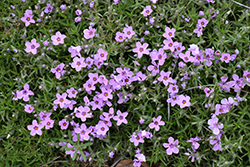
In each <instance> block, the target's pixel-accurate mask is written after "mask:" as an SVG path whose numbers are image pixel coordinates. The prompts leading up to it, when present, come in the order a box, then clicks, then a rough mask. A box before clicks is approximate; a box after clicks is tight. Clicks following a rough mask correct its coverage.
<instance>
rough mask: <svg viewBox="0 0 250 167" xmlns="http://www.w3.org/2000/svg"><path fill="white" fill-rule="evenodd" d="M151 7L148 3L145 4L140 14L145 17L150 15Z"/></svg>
mask: <svg viewBox="0 0 250 167" xmlns="http://www.w3.org/2000/svg"><path fill="white" fill-rule="evenodd" d="M152 11H153V10H152V9H151V6H150V5H148V6H146V8H145V9H143V11H142V12H141V14H143V16H145V17H147V16H148V15H150V14H151V13H152Z"/></svg>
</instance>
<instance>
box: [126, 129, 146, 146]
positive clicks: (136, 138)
mask: <svg viewBox="0 0 250 167" xmlns="http://www.w3.org/2000/svg"><path fill="white" fill-rule="evenodd" d="M129 141H130V142H132V143H134V145H135V146H138V145H139V143H144V139H143V137H142V132H141V131H139V132H138V133H137V134H136V133H135V132H134V133H133V134H132V135H131V138H130V139H129Z"/></svg>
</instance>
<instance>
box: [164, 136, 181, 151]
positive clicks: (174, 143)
mask: <svg viewBox="0 0 250 167" xmlns="http://www.w3.org/2000/svg"><path fill="white" fill-rule="evenodd" d="M168 142H169V143H163V147H165V148H168V149H167V150H166V152H167V154H168V155H172V153H175V154H178V153H179V149H178V147H179V146H178V144H179V141H178V140H175V141H174V138H173V137H169V138H168Z"/></svg>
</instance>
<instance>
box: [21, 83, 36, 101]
mask: <svg viewBox="0 0 250 167" xmlns="http://www.w3.org/2000/svg"><path fill="white" fill-rule="evenodd" d="M23 88H24V89H23V90H21V91H20V92H17V98H18V99H21V98H23V100H24V101H29V100H30V98H29V95H34V93H33V92H32V91H31V90H29V88H30V87H29V84H25V85H24V86H23Z"/></svg>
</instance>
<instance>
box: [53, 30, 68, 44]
mask: <svg viewBox="0 0 250 167" xmlns="http://www.w3.org/2000/svg"><path fill="white" fill-rule="evenodd" d="M64 38H66V35H63V34H61V33H60V32H59V31H57V32H56V35H53V36H51V40H52V41H53V42H52V43H53V45H58V44H64Z"/></svg>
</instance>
